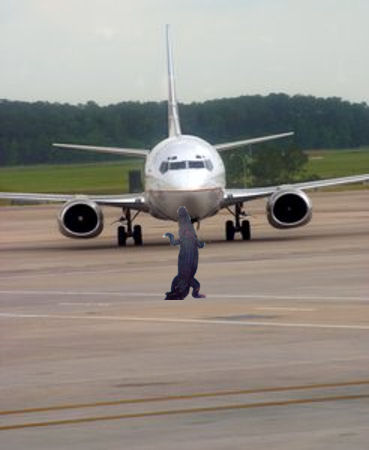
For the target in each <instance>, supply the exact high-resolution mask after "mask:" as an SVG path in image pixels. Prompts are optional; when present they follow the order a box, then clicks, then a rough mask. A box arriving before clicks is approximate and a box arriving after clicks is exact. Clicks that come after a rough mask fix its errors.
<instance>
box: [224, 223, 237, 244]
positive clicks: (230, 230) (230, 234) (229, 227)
mask: <svg viewBox="0 0 369 450" xmlns="http://www.w3.org/2000/svg"><path fill="white" fill-rule="evenodd" d="M235 232H236V229H235V227H234V224H233V222H232V220H227V222H226V240H227V241H233V240H234V234H235Z"/></svg>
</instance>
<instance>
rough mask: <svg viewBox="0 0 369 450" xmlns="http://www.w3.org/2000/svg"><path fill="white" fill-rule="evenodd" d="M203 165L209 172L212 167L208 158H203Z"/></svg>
mask: <svg viewBox="0 0 369 450" xmlns="http://www.w3.org/2000/svg"><path fill="white" fill-rule="evenodd" d="M205 167H206V168H207V169H208V170H209V171H210V172H211V171H212V170H213V168H214V166H213V163H212V162H211V160H210V159H205Z"/></svg>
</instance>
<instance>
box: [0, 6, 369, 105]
mask: <svg viewBox="0 0 369 450" xmlns="http://www.w3.org/2000/svg"><path fill="white" fill-rule="evenodd" d="M368 22H369V1H368V0H0V52H1V67H0V98H6V99H10V100H27V101H33V100H47V101H52V102H54V101H58V102H69V103H81V102H86V101H88V100H94V101H96V102H97V103H99V104H108V103H117V102H120V101H125V100H140V101H145V100H163V99H165V98H166V67H165V64H166V63H165V41H164V26H165V24H166V23H170V24H171V25H172V37H173V46H174V60H175V71H176V76H177V91H178V97H179V100H180V101H182V102H186V103H188V102H191V101H202V100H206V99H213V98H219V97H234V96H239V95H247V94H262V95H265V94H268V93H270V92H285V93H288V94H292V95H293V94H311V95H316V96H323V97H329V96H339V97H342V98H344V99H347V100H350V101H358V102H362V101H365V102H368V103H369V62H368V61H369V58H368V49H369V26H368Z"/></svg>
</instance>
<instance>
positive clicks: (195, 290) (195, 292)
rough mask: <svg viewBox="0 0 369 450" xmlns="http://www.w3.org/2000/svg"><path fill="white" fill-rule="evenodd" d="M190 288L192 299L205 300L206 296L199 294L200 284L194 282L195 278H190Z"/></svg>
mask: <svg viewBox="0 0 369 450" xmlns="http://www.w3.org/2000/svg"><path fill="white" fill-rule="evenodd" d="M191 287H192V297H194V298H205V297H206V295H204V294H200V283H199V282H198V281H197V280H196V278H195V277H194V278H192V281H191Z"/></svg>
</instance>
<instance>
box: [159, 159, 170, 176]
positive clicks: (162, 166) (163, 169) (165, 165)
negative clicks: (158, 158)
mask: <svg viewBox="0 0 369 450" xmlns="http://www.w3.org/2000/svg"><path fill="white" fill-rule="evenodd" d="M159 170H160V172H161V173H165V172H167V171H168V163H167V161H163V162H162V163H161V164H160V167H159Z"/></svg>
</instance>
